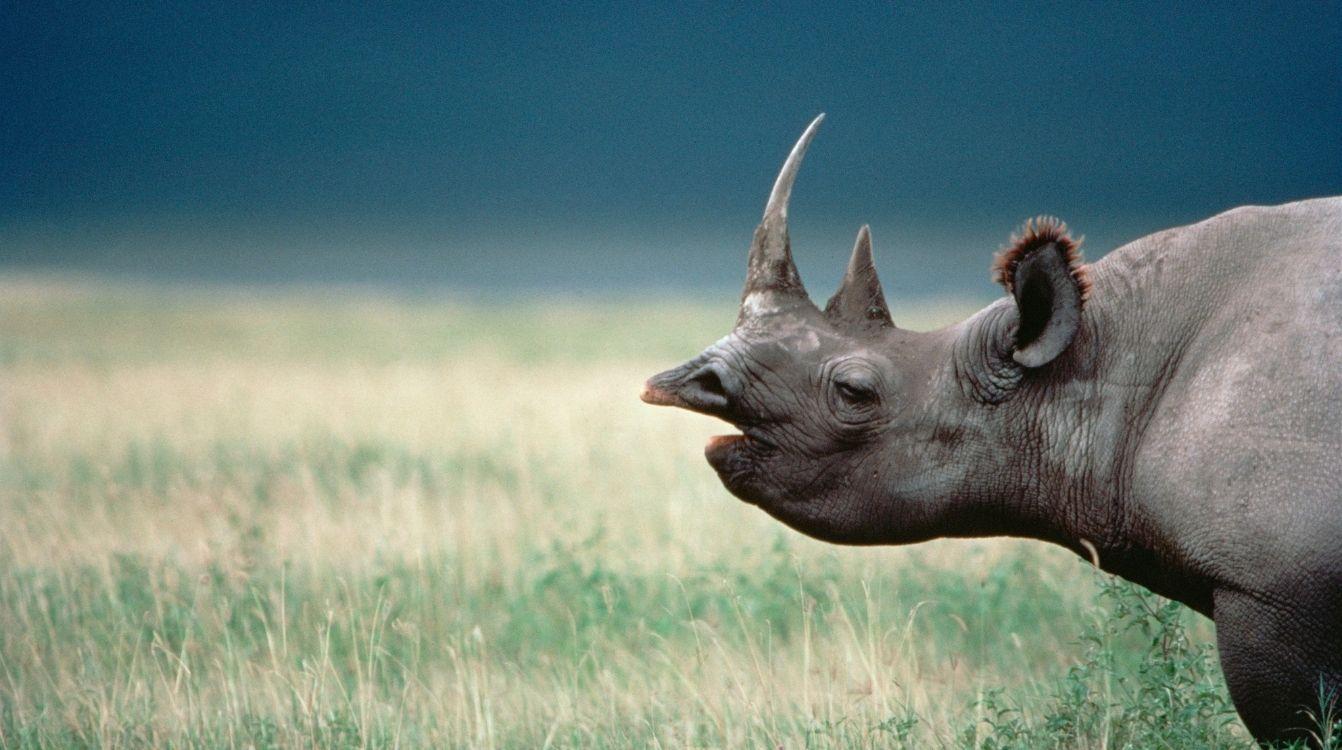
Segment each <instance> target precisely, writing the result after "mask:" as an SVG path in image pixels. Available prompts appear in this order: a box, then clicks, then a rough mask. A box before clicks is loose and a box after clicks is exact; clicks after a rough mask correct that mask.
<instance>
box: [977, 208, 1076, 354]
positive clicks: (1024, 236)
mask: <svg viewBox="0 0 1342 750" xmlns="http://www.w3.org/2000/svg"><path fill="white" fill-rule="evenodd" d="M1080 245H1081V243H1080V242H1077V241H1076V240H1073V239H1072V238H1071V237H1070V236H1068V234H1067V225H1066V224H1064V223H1062V222H1061V221H1059V220H1057V219H1055V218H1053V217H1051V216H1039V217H1036V218H1034V219H1030V220H1029V221H1027V222H1025V225H1024V226H1023V227H1021V230H1020V232H1019V233H1017V234H1016V235H1015V236H1014V237H1012V238H1011V246H1010V247H1008V248H1006V249H1005V250H1003V251H1002V252H1000V253H998V254H997V257H996V258H995V259H994V261H993V279H994V280H996V281H997V283H999V284H1001V285H1002V286H1004V287H1006V290H1007V293H1008V294H1010V295H1011V296H1012V297H1013V298H1015V300H1016V313H1017V315H1018V320H1017V324H1016V333H1015V339H1014V341H1012V342H1011V346H1012V352H1011V357H1012V359H1014V360H1016V362H1017V363H1019V364H1021V365H1023V366H1025V367H1031V368H1033V367H1043V366H1044V365H1046V364H1048V363H1049V362H1052V361H1053V359H1054V358H1055V357H1057V356H1058V355H1059V354H1061V353H1062V352H1063V351H1064V350H1066V349H1067V347H1068V345H1070V344H1071V343H1072V339H1073V338H1074V337H1075V336H1076V332H1077V330H1078V328H1079V327H1080V325H1081V308H1082V306H1083V305H1084V304H1085V301H1086V297H1087V296H1088V295H1089V294H1090V277H1089V276H1088V274H1087V271H1086V266H1085V263H1084V262H1083V261H1082V259H1081V250H1080Z"/></svg>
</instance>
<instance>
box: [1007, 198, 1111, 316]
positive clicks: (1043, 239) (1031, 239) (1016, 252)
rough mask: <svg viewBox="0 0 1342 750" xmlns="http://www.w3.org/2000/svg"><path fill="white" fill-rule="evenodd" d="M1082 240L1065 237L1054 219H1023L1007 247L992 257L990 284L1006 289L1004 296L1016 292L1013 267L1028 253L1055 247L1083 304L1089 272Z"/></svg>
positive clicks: (1062, 226) (1061, 223)
mask: <svg viewBox="0 0 1342 750" xmlns="http://www.w3.org/2000/svg"><path fill="white" fill-rule="evenodd" d="M1084 240H1085V238H1081V239H1075V240H1074V239H1072V237H1071V235H1069V234H1067V223H1066V222H1064V221H1063V220H1062V219H1059V218H1057V217H1056V216H1036V217H1034V218H1033V219H1026V220H1025V223H1024V224H1022V225H1021V228H1020V231H1018V232H1016V233H1015V234H1013V235H1011V244H1010V245H1008V246H1007V247H1005V248H1003V249H1002V250H1001V251H999V252H998V253H997V255H995V256H993V267H992V278H993V281H996V282H997V283H999V284H1001V285H1002V286H1003V287H1005V288H1006V290H1007V294H1010V295H1013V296H1014V295H1015V293H1016V268H1017V267H1018V266H1019V265H1020V262H1021V261H1022V260H1024V259H1025V258H1026V257H1027V256H1029V255H1030V254H1031V253H1034V252H1036V251H1038V250H1040V249H1041V248H1044V247H1048V246H1049V245H1055V246H1056V252H1058V253H1060V254H1061V256H1062V260H1063V262H1064V263H1066V265H1067V272H1068V273H1069V274H1071V276H1072V280H1073V281H1075V282H1076V286H1077V290H1078V291H1079V292H1080V293H1081V300H1082V302H1084V301H1085V300H1087V299H1088V298H1089V297H1090V270H1089V269H1088V268H1087V267H1086V261H1085V259H1084V258H1083V257H1082V256H1081V243H1082V242H1083V241H1084Z"/></svg>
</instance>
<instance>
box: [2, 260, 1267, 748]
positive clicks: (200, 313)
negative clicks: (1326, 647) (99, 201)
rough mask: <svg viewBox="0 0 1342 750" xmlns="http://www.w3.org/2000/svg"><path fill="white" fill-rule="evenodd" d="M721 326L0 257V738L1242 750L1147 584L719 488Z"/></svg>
mask: <svg viewBox="0 0 1342 750" xmlns="http://www.w3.org/2000/svg"><path fill="white" fill-rule="evenodd" d="M726 302H728V303H730V300H727V301H726ZM955 312H956V311H955V310H953V309H950V308H947V309H944V310H942V311H941V312H937V313H934V314H925V315H923V316H922V318H921V319H914V320H912V321H910V319H909V318H910V316H909V315H907V314H906V315H902V316H900V317H901V318H902V321H901V322H904V323H906V324H910V325H912V324H917V326H921V327H928V326H931V325H932V324H934V323H937V322H944V321H945V320H946V319H948V318H949V317H950V316H952V315H954V314H955ZM733 317H734V310H733V309H732V308H731V306H730V304H727V305H724V306H718V307H714V306H708V305H696V304H692V303H673V302H641V303H637V304H621V303H618V302H601V303H586V302H576V301H575V302H567V303H561V302H552V303H544V304H541V303H537V304H513V305H502V304H496V305H489V304H484V303H480V304H474V305H462V304H455V303H453V302H451V301H444V300H441V299H399V300H398V299H395V298H390V297H386V298H379V297H378V296H376V295H373V294H371V293H368V292H357V291H350V290H324V291H323V290H309V291H270V292H246V291H238V290H233V291H229V290H213V291H199V290H197V291H192V290H184V289H179V290H176V291H172V290H166V291H165V290H149V289H135V288H129V287H114V286H105V285H96V284H87V283H74V282H66V281H53V280H49V279H48V280H42V279H33V278H14V277H11V278H3V277H0V747H3V748H11V747H45V746H58V747H76V746H77V747H168V746H190V747H224V746H227V747H257V748H261V747H322V748H325V747H365V746H372V747H445V746H471V747H484V748H492V747H523V748H541V747H778V746H781V747H788V748H793V747H798V748H800V747H901V746H904V747H920V748H921V747H955V748H958V747H983V748H1006V747H1021V748H1026V747H1085V748H1120V747H1241V746H1246V745H1247V743H1246V740H1245V739H1244V738H1245V734H1244V732H1243V729H1242V727H1241V726H1240V725H1239V722H1238V720H1237V719H1236V718H1235V716H1234V713H1233V711H1232V710H1231V709H1230V707H1229V703H1228V701H1227V699H1226V698H1225V695H1224V688H1223V686H1222V684H1221V678H1220V675H1219V672H1218V671H1217V669H1216V667H1215V662H1214V654H1213V652H1211V650H1210V645H1209V644H1210V642H1211V635H1212V630H1211V626H1210V624H1209V623H1208V622H1207V621H1205V620H1202V619H1201V618H1198V617H1197V616H1196V615H1193V614H1191V613H1189V612H1187V611H1185V610H1183V609H1182V608H1180V607H1178V606H1177V605H1170V604H1167V603H1165V602H1163V601H1161V600H1158V599H1156V598H1155V597H1152V596H1150V595H1148V594H1144V593H1142V592H1140V591H1139V590H1136V589H1134V588H1131V587H1128V586H1125V585H1118V584H1116V583H1114V582H1112V581H1111V580H1110V579H1108V578H1107V577H1105V576H1101V575H1099V574H1097V573H1095V572H1093V570H1092V569H1091V568H1090V567H1089V565H1087V564H1085V563H1083V562H1081V561H1080V560H1077V559H1076V558H1074V557H1072V556H1071V555H1070V554H1068V553H1066V552H1063V551H1061V550H1058V549H1054V548H1050V547H1047V546H1045V545H1042V544H1037V543H1032V542H1022V541H1015V540H985V541H971V542H937V543H931V544H924V545H920V546H915V547H911V548H902V549H893V548H891V549H852V548H839V547H831V546H826V545H823V544H820V543H818V542H814V541H812V540H809V539H806V538H803V537H801V536H799V535H798V534H796V533H793V532H791V531H788V530H786V529H785V528H783V527H782V526H781V525H779V524H778V523H776V522H774V521H772V520H771V519H769V518H767V517H765V516H764V515H763V514H762V513H760V512H759V511H757V510H756V509H753V508H751V507H749V506H747V505H745V504H743V503H740V502H738V501H737V500H735V499H733V498H732V497H730V496H729V495H728V494H727V493H726V492H725V491H724V490H723V489H722V488H721V487H720V485H719V484H718V482H717V479H716V477H715V475H714V474H713V472H712V471H711V470H710V469H709V468H708V466H707V465H706V464H705V463H704V461H703V459H702V454H701V450H702V445H703V442H704V439H705V438H706V437H707V436H708V435H710V434H712V433H714V432H720V431H722V430H721V428H720V427H718V426H716V425H715V423H714V422H713V421H711V420H709V419H706V418H702V417H697V416H694V415H689V414H685V413H679V412H675V411H672V410H665V409H653V408H651V407H647V406H645V405H643V404H641V403H640V402H639V401H638V399H637V393H638V391H639V387H640V385H641V382H642V380H643V379H644V378H645V377H646V376H648V375H649V374H651V373H653V372H655V371H657V370H658V369H661V368H663V367H666V366H669V365H671V364H675V363H677V362H679V361H680V360H682V359H684V358H685V357H687V356H689V355H691V354H693V353H695V352H696V351H697V350H698V348H699V347H700V346H702V345H704V344H707V343H709V342H711V341H713V340H715V339H716V338H718V337H719V336H720V335H722V334H723V333H725V332H726V330H727V328H728V327H729V326H730V323H731V321H732V319H733Z"/></svg>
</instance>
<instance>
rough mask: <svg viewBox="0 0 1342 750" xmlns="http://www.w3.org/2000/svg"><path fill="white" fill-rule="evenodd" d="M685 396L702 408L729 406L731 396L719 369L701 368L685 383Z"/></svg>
mask: <svg viewBox="0 0 1342 750" xmlns="http://www.w3.org/2000/svg"><path fill="white" fill-rule="evenodd" d="M685 396H686V398H687V399H689V400H692V401H698V402H699V404H700V405H702V406H708V407H717V408H722V407H725V406H727V404H728V401H729V396H728V394H727V388H726V386H724V385H723V383H722V376H721V375H719V374H718V372H717V369H716V368H714V367H712V366H709V367H701V368H700V369H699V370H697V371H696V372H695V373H694V374H693V375H691V376H690V377H689V380H687V381H686V383H685Z"/></svg>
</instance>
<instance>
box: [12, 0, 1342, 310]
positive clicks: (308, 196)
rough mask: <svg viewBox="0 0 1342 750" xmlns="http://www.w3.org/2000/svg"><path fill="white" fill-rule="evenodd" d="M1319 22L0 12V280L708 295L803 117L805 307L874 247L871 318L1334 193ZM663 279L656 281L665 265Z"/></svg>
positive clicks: (833, 10)
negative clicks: (1044, 222)
mask: <svg viewBox="0 0 1342 750" xmlns="http://www.w3.org/2000/svg"><path fill="white" fill-rule="evenodd" d="M1340 18H1342V9H1340V8H1339V5H1338V3H1335V2H1320V3H1290V4H1285V5H1282V4H1267V3H1210V4H1202V3H1187V4H1184V3H1172V4H1171V3H1144V4H1099V3H1086V4H1032V5H1028V6H1018V5H1015V4H1002V5H995V4H968V5H965V4H949V5H943V4H931V5H917V6H906V5H903V4H888V3H845V4H842V5H841V6H833V5H831V4H828V3H815V4H803V3H784V4H770V5H760V6H748V5H739V4H725V5H724V4H713V3H692V4H668V5H655V4H638V5H636V6H630V5H627V4H623V3H611V4H603V3H579V4H569V3H488V4H481V5H474V4H463V3H442V4H432V3H430V4H419V3H408V4H401V3H391V4H381V3H379V4H372V5H369V4H362V3H349V4H341V3H335V4H298V5H292V4H267V3H257V4H243V5H234V4H229V5H225V6H221V5H218V4H214V3H190V2H187V3H153V2H151V3H135V4H129V3H124V4H123V3H101V2H87V3H86V2H72V3H11V4H7V5H6V7H5V8H4V9H3V10H0V34H3V50H4V52H3V55H4V75H3V77H2V78H0V98H2V99H3V101H4V102H5V105H4V113H3V116H0V137H2V138H3V141H2V143H3V150H4V153H5V158H4V159H3V160H0V264H3V267H5V268H9V269H23V270H62V271H64V270H71V271H78V272H81V273H92V274H99V275H102V274H109V275H115V276H119V277H133V278H149V279H173V280H191V281H210V282H219V281H224V282H239V281H240V282H264V283H273V282H292V281H299V282H340V283H358V284H368V285H379V286H389V287H397V288H412V289H422V288H426V287H428V288H445V289H451V290H457V291H471V292H482V293H488V294H496V293H506V294H532V293H538V292H551V291H559V292H564V293H589V292H595V291H610V290H621V291H647V290H656V291H658V292H669V293H679V292H685V291H690V292H696V293H698V292H703V293H706V294H707V293H711V294H718V293H720V292H723V291H735V289H736V288H737V284H738V282H739V281H740V279H741V277H742V274H743V262H742V261H743V258H744V253H745V247H746V245H747V243H748V241H749V237H750V233H751V231H752V229H753V227H754V224H755V222H756V220H757V219H758V214H759V212H760V211H761V210H762V207H763V203H764V198H765V197H766V195H767V193H768V189H769V186H770V185H771V182H772V179H773V176H774V174H775V172H776V170H777V168H778V166H779V165H780V164H781V162H782V159H783V157H784V156H785V155H786V153H787V150H788V148H789V147H790V146H791V144H792V142H793V140H794V139H795V138H796V136H797V135H798V134H799V133H800V131H801V129H802V128H803V127H804V126H805V124H806V123H807V122H808V121H809V120H810V119H811V118H812V117H813V116H814V115H815V114H816V113H818V112H827V113H828V114H829V115H830V118H829V120H828V121H827V122H826V123H825V126H824V130H823V131H822V133H821V136H820V139H819V140H818V142H817V144H816V149H815V151H814V152H813V154H812V158H811V159H810V160H809V161H808V163H807V164H806V168H805V170H803V173H802V177H801V181H800V184H799V187H798V192H797V199H796V207H795V208H794V210H793V212H792V213H793V215H794V244H795V246H796V248H797V251H798V253H797V254H798V256H799V262H800V264H801V268H802V271H803V274H804V276H806V277H807V278H808V279H810V280H812V286H813V291H814V292H815V293H816V294H825V293H828V291H829V289H830V288H831V286H830V285H831V283H832V282H834V281H835V280H837V278H838V276H839V274H840V271H841V268H842V261H843V258H844V256H845V253H846V251H847V249H848V248H849V247H851V242H852V237H853V234H854V233H855V232H856V230H857V227H858V226H860V225H861V224H862V223H865V222H869V223H871V224H872V225H873V231H874V235H875V240H876V248H877V255H878V259H879V261H880V263H881V266H882V268H883V269H885V272H886V276H887V277H888V280H887V284H889V285H891V286H892V287H893V291H894V293H895V294H894V297H895V298H896V299H897V300H902V299H908V298H910V297H913V296H922V297H926V296H928V295H944V294H957V295H966V296H972V297H983V296H985V295H990V294H992V293H993V292H992V289H991V288H990V286H989V285H988V282H987V273H986V270H985V269H986V266H987V262H988V257H989V255H990V254H991V252H992V251H994V250H995V249H996V248H997V247H998V245H1000V244H1001V243H1002V242H1004V241H1005V240H1006V238H1007V236H1008V235H1009V234H1010V232H1011V230H1012V229H1013V228H1014V227H1015V226H1016V225H1017V224H1018V223H1019V222H1020V221H1021V220H1023V219H1024V218H1025V217H1027V216H1032V215H1035V214H1038V213H1053V214H1057V215H1059V216H1061V217H1063V218H1064V219H1066V220H1067V221H1068V222H1069V223H1070V224H1071V225H1072V226H1073V228H1074V229H1075V230H1076V231H1077V232H1079V233H1082V234H1084V235H1086V237H1087V238H1088V242H1087V250H1088V252H1089V254H1090V256H1092V257H1095V256H1098V255H1100V254H1102V253H1104V252H1106V251H1107V250H1109V249H1111V248H1113V247H1115V246H1117V245H1119V244H1122V243H1123V242H1125V241H1128V240H1131V239H1134V238H1136V237H1138V236H1141V235H1142V234H1145V233H1149V232H1151V231H1153V230H1156V229H1160V228H1164V227H1167V226H1172V225H1176V224H1180V223H1187V222H1191V221H1195V220H1198V219H1201V218H1204V217H1207V216H1209V215H1211V214H1214V213H1216V212H1219V211H1222V210H1225V209H1227V208H1231V207H1234V206H1237V205H1242V204H1253V203H1256V204H1272V203H1280V202H1285V201H1290V200H1296V199H1300V198H1307V197H1314V196H1320V195H1326V194H1334V193H1338V192H1342V66H1339V64H1338V62H1337V61H1338V58H1339V55H1342V20H1340ZM670 259H674V261H673V262H668V261H669V260H670Z"/></svg>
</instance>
